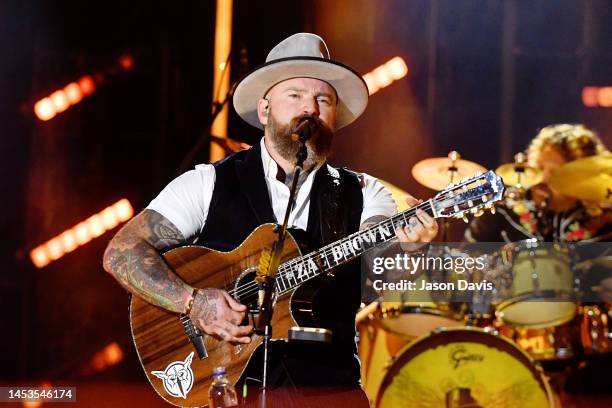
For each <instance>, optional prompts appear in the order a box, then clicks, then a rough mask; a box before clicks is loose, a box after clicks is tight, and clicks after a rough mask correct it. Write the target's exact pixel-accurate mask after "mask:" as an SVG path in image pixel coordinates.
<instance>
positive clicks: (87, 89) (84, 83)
mask: <svg viewBox="0 0 612 408" xmlns="http://www.w3.org/2000/svg"><path fill="white" fill-rule="evenodd" d="M79 86H80V87H81V91H83V95H85V96H89V95H91V94H92V93H94V91H95V90H96V83H95V82H94V80H93V78H92V77H90V76H89V75H85V76H84V77H82V78H81V79H79Z"/></svg>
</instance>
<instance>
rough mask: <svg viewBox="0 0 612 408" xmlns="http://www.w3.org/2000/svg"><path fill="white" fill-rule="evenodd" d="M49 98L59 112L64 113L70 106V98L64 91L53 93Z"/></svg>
mask: <svg viewBox="0 0 612 408" xmlns="http://www.w3.org/2000/svg"><path fill="white" fill-rule="evenodd" d="M49 98H51V102H53V106H55V110H56V111H57V112H63V111H65V110H66V109H68V106H70V102H69V101H68V97H67V96H66V93H65V92H64V91H63V90H59V91H55V92H53V93H52V94H51V96H49Z"/></svg>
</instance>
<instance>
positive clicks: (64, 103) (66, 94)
mask: <svg viewBox="0 0 612 408" xmlns="http://www.w3.org/2000/svg"><path fill="white" fill-rule="evenodd" d="M95 90H96V83H95V81H94V80H93V78H92V77H91V76H89V75H85V76H84V77H82V78H81V79H79V81H78V83H77V82H71V83H69V84H68V85H66V86H65V87H64V88H63V89H59V90H57V91H55V92H53V93H52V94H51V95H49V96H47V97H45V98H42V99H41V100H39V101H38V102H36V103H35V104H34V113H35V114H36V116H37V117H38V119H40V120H49V119H51V118H53V117H54V116H55V115H57V114H58V113H61V112H63V111H65V110H66V109H68V108H69V107H70V106H72V105H76V104H77V103H79V102H80V101H81V100H82V99H83V97H84V96H88V95H91V94H92V93H93V92H94V91H95Z"/></svg>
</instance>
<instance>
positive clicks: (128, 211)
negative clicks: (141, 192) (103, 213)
mask: <svg viewBox="0 0 612 408" xmlns="http://www.w3.org/2000/svg"><path fill="white" fill-rule="evenodd" d="M113 208H114V210H115V214H117V217H118V218H119V221H121V222H123V221H127V220H129V219H130V218H132V216H133V215H134V209H133V208H132V205H131V204H130V202H129V201H128V200H127V199H125V198H124V199H123V200H119V201H117V203H115V204H114V205H113Z"/></svg>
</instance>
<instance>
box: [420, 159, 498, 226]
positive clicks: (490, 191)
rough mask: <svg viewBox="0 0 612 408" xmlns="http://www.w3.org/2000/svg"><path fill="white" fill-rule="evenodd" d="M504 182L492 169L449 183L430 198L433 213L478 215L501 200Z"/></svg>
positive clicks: (456, 215) (447, 216) (442, 214)
mask: <svg viewBox="0 0 612 408" xmlns="http://www.w3.org/2000/svg"><path fill="white" fill-rule="evenodd" d="M503 193H504V182H503V180H502V178H501V177H500V176H498V175H497V174H495V172H494V171H493V170H489V171H487V172H486V173H481V174H476V175H474V176H472V177H470V178H467V179H465V180H462V181H460V182H458V183H455V184H451V185H449V186H448V187H446V188H445V189H444V190H442V191H440V192H439V193H438V194H436V195H435V197H434V198H433V199H432V200H431V205H432V207H433V208H434V211H435V215H436V216H437V217H443V218H450V217H456V218H463V219H464V220H465V221H466V222H467V218H466V215H467V214H468V213H472V214H475V215H479V214H481V213H482V211H483V209H491V210H492V211H494V209H493V203H495V202H496V201H499V200H501V198H502V196H503Z"/></svg>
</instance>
